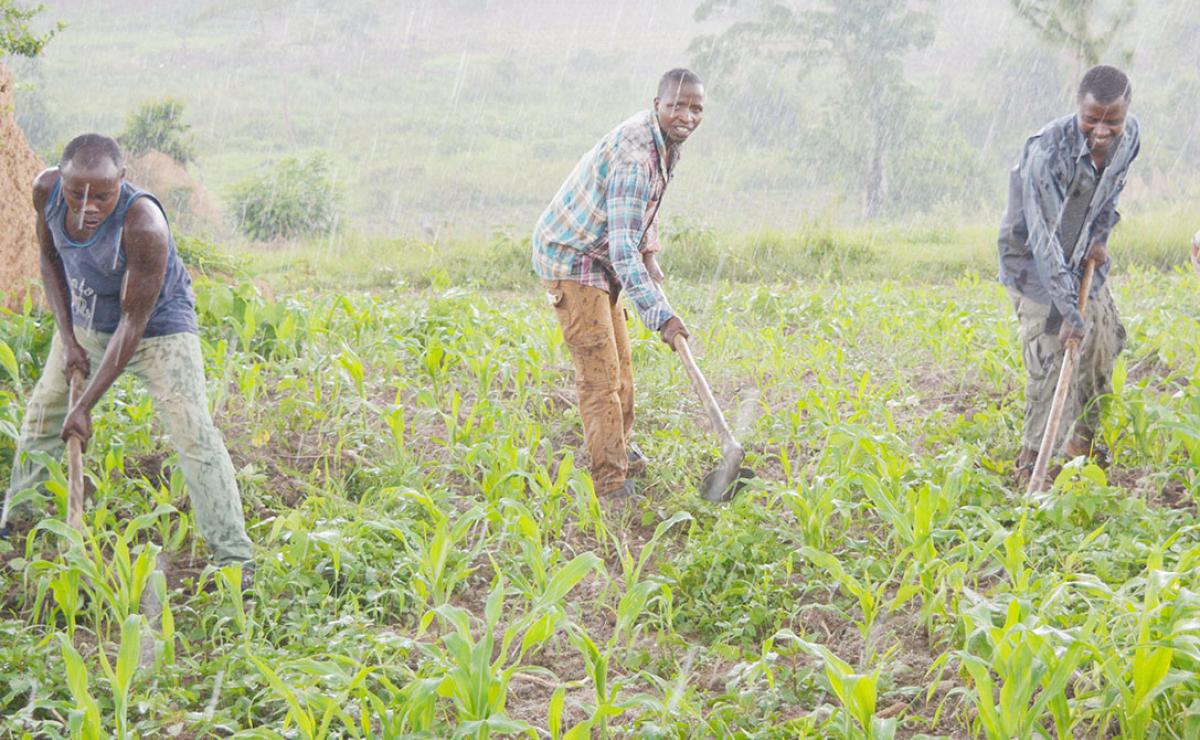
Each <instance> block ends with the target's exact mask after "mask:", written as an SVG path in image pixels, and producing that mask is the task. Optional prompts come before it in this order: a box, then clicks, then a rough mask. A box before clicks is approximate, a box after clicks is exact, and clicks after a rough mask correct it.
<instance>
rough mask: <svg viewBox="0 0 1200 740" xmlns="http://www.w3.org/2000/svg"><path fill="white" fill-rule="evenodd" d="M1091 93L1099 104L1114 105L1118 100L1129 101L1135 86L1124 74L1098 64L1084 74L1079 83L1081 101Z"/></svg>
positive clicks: (1113, 68)
mask: <svg viewBox="0 0 1200 740" xmlns="http://www.w3.org/2000/svg"><path fill="white" fill-rule="evenodd" d="M1088 93H1091V95H1092V97H1093V98H1095V99H1096V102H1097V103H1114V102H1116V101H1117V100H1118V99H1124V100H1129V99H1130V98H1131V97H1132V96H1133V86H1132V85H1130V84H1129V78H1128V77H1127V76H1126V75H1125V73H1124V72H1122V71H1121V70H1119V69H1117V68H1116V67H1110V66H1109V65H1107V64H1097V65H1096V66H1095V67H1092V68H1091V69H1089V70H1088V71H1087V72H1085V73H1084V75H1083V79H1082V80H1080V82H1079V99H1080V100H1083V99H1084V98H1086V97H1087V96H1088Z"/></svg>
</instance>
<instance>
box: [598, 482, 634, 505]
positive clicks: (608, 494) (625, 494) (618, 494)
mask: <svg viewBox="0 0 1200 740" xmlns="http://www.w3.org/2000/svg"><path fill="white" fill-rule="evenodd" d="M635 493H637V490H636V489H635V488H634V486H633V481H631V480H626V481H625V482H624V483H622V484H621V485H619V486H617V487H616V488H613V489H611V490H609V491H605V492H604V493H601V494H600V500H601V501H623V500H625V499H630V498H633V496H634V494H635Z"/></svg>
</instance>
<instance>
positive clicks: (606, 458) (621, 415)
mask: <svg viewBox="0 0 1200 740" xmlns="http://www.w3.org/2000/svg"><path fill="white" fill-rule="evenodd" d="M546 288H547V290H548V291H549V292H550V295H551V296H552V297H553V298H554V301H555V306H554V311H555V313H556V314H557V315H558V321H559V324H561V325H562V332H563V341H564V342H565V343H566V345H567V349H568V350H569V351H570V353H571V361H572V364H574V366H575V392H576V395H577V397H578V400H579V416H580V418H581V419H582V421H583V436H584V439H585V440H586V442H587V449H588V455H589V456H590V457H591V459H592V464H591V471H592V484H593V486H594V488H595V490H596V493H597V494H602V493H607V492H609V491H612V490H613V489H615V488H617V487H619V486H621V485H622V484H623V483H624V482H625V474H626V472H627V470H628V465H629V461H628V459H627V457H626V451H625V445H626V439H625V423H626V422H625V413H626V412H625V410H624V408H623V406H622V403H621V392H622V387H621V369H620V366H621V362H620V359H619V356H618V349H617V337H616V334H617V327H616V325H615V316H616V315H617V314H618V313H620V314H621V316H622V322H623V320H624V314H623V313H621V312H620V308H619V307H618V306H614V305H613V304H612V303H611V302H610V300H609V296H608V293H607V292H605V291H603V290H600V289H599V288H592V287H589V286H586V285H582V284H580V283H576V282H574V281H571V280H555V281H548V282H547V284H546ZM621 328H622V330H623V329H624V323H621ZM625 341H626V343H628V336H627V335H626V338H625ZM629 393H630V394H631V395H632V382H631V383H630V387H629ZM632 413H633V408H632V404H630V408H629V414H630V417H629V420H630V422H632Z"/></svg>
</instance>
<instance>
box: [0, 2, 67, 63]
mask: <svg viewBox="0 0 1200 740" xmlns="http://www.w3.org/2000/svg"><path fill="white" fill-rule="evenodd" d="M45 9H46V6H45V5H35V6H33V7H31V8H22V7H20V6H18V5H17V4H16V3H15V2H13V0H0V55H3V54H16V55H17V56H23V57H36V56H37V55H38V54H41V53H42V47H44V46H45V45H46V44H47V43H48V42H49V41H50V39H52V38H54V34H56V33H58V32H59V31H61V30H63V28H65V27H66V26H65V25H64V24H63V23H61V22H59V23H58V24H56V25H55V27H54V28H53V29H51V30H50V31H48V32H46V33H44V34H40V35H39V34H37V33H34V32H33V31H31V30H30V29H29V22H30V21H31V20H33V18H34V16H36V15H37V14H38V13H40V12H42V11H43V10H45Z"/></svg>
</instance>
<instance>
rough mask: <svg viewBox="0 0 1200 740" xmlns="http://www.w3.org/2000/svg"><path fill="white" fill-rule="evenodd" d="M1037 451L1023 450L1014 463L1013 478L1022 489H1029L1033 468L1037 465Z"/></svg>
mask: <svg viewBox="0 0 1200 740" xmlns="http://www.w3.org/2000/svg"><path fill="white" fill-rule="evenodd" d="M1037 455H1038V454H1037V451H1036V450H1029V449H1024V448H1022V450H1021V454H1019V455H1017V459H1016V462H1014V463H1013V478H1014V479H1015V480H1016V482H1017V486H1018V487H1020V488H1027V487H1029V479H1030V478H1032V477H1033V466H1034V465H1036V464H1037Z"/></svg>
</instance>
